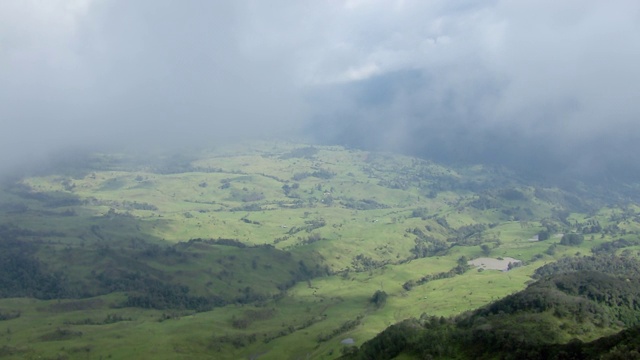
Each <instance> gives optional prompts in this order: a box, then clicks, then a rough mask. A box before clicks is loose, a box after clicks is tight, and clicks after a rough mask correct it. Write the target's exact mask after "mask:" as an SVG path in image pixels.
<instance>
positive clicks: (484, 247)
mask: <svg viewBox="0 0 640 360" xmlns="http://www.w3.org/2000/svg"><path fill="white" fill-rule="evenodd" d="M480 249H482V253H483V254H484V255H485V256H489V254H491V248H490V247H489V245H487V244H482V245H480Z"/></svg>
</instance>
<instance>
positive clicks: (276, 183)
mask: <svg viewBox="0 0 640 360" xmlns="http://www.w3.org/2000/svg"><path fill="white" fill-rule="evenodd" d="M0 212H1V213H2V215H1V217H0V226H1V230H2V232H0V235H2V236H3V238H2V239H3V240H5V241H6V240H7V239H9V238H11V239H15V240H16V241H20V243H25V244H27V243H28V244H32V245H33V248H34V250H33V254H32V255H29V256H32V257H31V258H30V259H35V260H34V261H36V260H37V261H38V262H39V263H40V264H41V265H40V266H42V268H43V269H45V270H46V271H47V272H50V273H56V274H58V273H59V274H63V275H64V279H65V281H66V283H65V284H70V285H69V286H72V288H73V289H74V291H76V292H75V293H74V294H76V295H75V296H67V297H73V298H68V299H67V298H62V299H61V298H53V299H44V298H42V296H40V298H41V299H36V298H33V297H21V298H16V297H7V296H5V298H3V299H0V314H16V313H19V315H20V316H19V317H14V318H11V319H6V320H2V321H0V357H3V358H7V359H25V358H26V359H29V358H33V359H36V358H38V359H44V358H48V359H58V358H65V359H87V358H90V359H107V358H113V359H122V358H138V359H195V358H220V359H224V358H228V359H238V358H260V359H297V358H303V357H304V358H306V357H308V358H317V359H332V358H336V357H338V356H339V355H340V353H341V351H342V349H343V348H345V347H346V346H347V345H345V344H343V343H342V341H343V340H345V339H352V340H353V344H354V345H359V344H361V343H362V342H364V341H366V340H368V339H370V338H372V337H373V336H375V335H376V334H377V333H378V332H380V331H381V330H383V329H384V328H386V327H387V326H389V325H391V324H393V323H395V322H398V321H400V320H403V319H405V318H409V317H419V316H420V315H421V314H423V313H426V314H429V315H437V316H450V315H455V314H458V313H461V312H464V311H467V310H470V309H474V308H476V307H478V306H481V305H484V304H486V303H488V302H491V301H493V300H496V299H499V298H501V297H504V296H505V295H508V294H511V293H513V292H516V291H519V290H521V289H523V288H524V287H525V286H526V284H527V283H528V282H530V281H531V278H530V275H531V274H532V273H533V271H534V270H535V269H536V268H537V267H539V266H542V265H544V264H545V263H548V262H551V261H554V260H555V259H558V258H560V257H563V256H575V255H577V254H585V255H587V254H590V252H591V249H592V248H594V247H596V246H599V245H601V244H607V243H610V242H612V241H613V240H616V239H620V238H624V239H628V240H629V241H635V240H637V233H638V231H640V221H638V217H639V214H640V208H639V207H638V206H635V205H623V206H615V207H613V206H612V207H601V206H597V207H596V206H594V205H589V204H588V203H586V202H585V203H579V204H576V200H575V199H574V198H573V197H572V196H571V195H570V194H567V193H566V192H564V191H562V190H559V189H556V188H544V187H534V186H532V185H528V184H524V183H522V182H521V181H519V180H517V179H516V178H515V177H513V176H512V175H511V174H509V173H508V172H506V171H505V170H501V169H493V168H487V167H483V166H475V167H468V168H455V169H454V168H447V167H444V166H441V165H438V164H435V163H431V162H428V161H424V160H419V159H414V158H409V157H404V156H399V155H393V154H379V153H370V152H363V151H358V150H349V149H344V148H341V147H321V146H313V147H312V146H307V145H301V144H290V143H260V144H250V145H247V146H237V147H234V148H226V149H219V150H215V151H213V150H211V151H203V152H200V153H197V154H193V155H189V156H175V155H161V156H157V155H154V156H146V157H141V156H137V157H133V156H125V155H117V156H116V155H104V154H102V155H101V154H96V155H93V156H92V157H91V158H90V159H88V160H87V163H86V164H84V165H83V166H78V167H76V168H72V169H69V168H65V169H62V168H61V169H60V170H58V171H50V172H49V173H46V174H39V175H34V176H30V177H26V178H23V179H21V180H19V181H17V182H15V183H11V184H7V185H6V186H5V187H4V188H3V192H2V193H1V194H0ZM594 224H597V228H595V227H594V226H595V225H594ZM587 227H589V229H588V231H589V232H585V229H587ZM591 227H594V228H593V229H591ZM545 229H549V230H551V232H552V233H551V237H550V239H548V240H545V241H536V237H537V235H538V233H540V232H541V231H542V230H545ZM570 232H577V233H584V242H582V243H581V244H578V245H574V246H565V245H561V244H560V241H561V237H562V234H564V233H570ZM190 240H191V241H190ZM638 249H639V245H638V244H637V243H632V244H629V245H628V246H626V247H624V248H617V249H614V250H615V251H618V252H622V251H627V252H632V253H633V254H637V253H638ZM30 254H31V253H30ZM478 257H493V258H501V257H513V258H516V259H518V260H522V261H523V263H522V264H521V265H523V266H520V267H516V268H514V269H512V270H510V271H508V272H503V271H497V270H484V271H479V270H477V269H475V268H464V269H463V270H459V271H458V272H457V273H455V272H452V271H453V270H455V269H456V267H457V266H459V265H460V264H463V265H466V261H468V260H471V259H474V258H478ZM459 269H460V268H459ZM442 274H447V275H442ZM429 276H431V277H433V279H431V280H429V281H424V282H420V279H422V278H425V277H429ZM133 278H135V279H137V280H136V281H138V283H132V280H131V279H133ZM105 279H106V280H105ZM409 281H414V282H416V285H414V286H413V287H411V288H410V289H407V288H406V287H405V286H403V285H404V284H406V283H407V282H409ZM105 284H107V285H105ZM131 284H134V285H135V284H144V286H151V285H149V284H152V285H153V286H164V287H162V289H164V290H163V291H169V290H171V289H173V290H171V291H176V290H175V289H178V288H177V287H178V286H186V287H188V295H189V296H194V297H196V296H201V297H204V298H207V299H209V298H219V299H220V303H217V304H215V306H212V307H211V308H210V309H209V308H207V309H203V308H193V307H190V306H186V305H181V306H177V307H172V306H170V304H169V305H166V304H165V305H162V304H161V305H158V304H157V303H155V305H153V306H146V307H145V306H131V305H132V303H131V302H129V303H127V299H131V295H132V294H138V292H143V290H144V289H136V288H135V286H134V285H131ZM78 289H81V290H82V291H84V292H83V293H82V294H80V293H79V290H78ZM150 289H151V287H150ZM167 289H169V290H167ZM137 290H139V291H137ZM153 291H156V290H153ZM377 291H381V292H384V294H385V296H386V297H385V301H384V303H383V304H381V305H380V304H374V303H373V302H372V296H373V295H374V293H376V292H377ZM83 294H84V295H83ZM154 294H155V293H154ZM143 295H144V294H143Z"/></svg>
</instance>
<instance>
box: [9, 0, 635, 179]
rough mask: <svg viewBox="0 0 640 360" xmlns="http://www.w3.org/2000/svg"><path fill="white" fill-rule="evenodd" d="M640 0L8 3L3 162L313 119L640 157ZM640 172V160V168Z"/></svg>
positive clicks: (398, 138)
mask: <svg viewBox="0 0 640 360" xmlns="http://www.w3.org/2000/svg"><path fill="white" fill-rule="evenodd" d="M638 35H640V4H638V3H637V2H633V1H623V0H617V1H612V2H607V3H603V2H600V1H595V0H591V1H579V2H578V1H565V2H557V1H550V0H549V1H532V0H530V1H529V0H527V1H518V2H511V1H503V0H494V1H472V0H469V1H462V2H450V1H444V0H440V1H438V0H436V1H428V2H427V1H418V0H403V1H400V0H398V1H383V0H367V1H364V0H358V1H352V0H348V1H346V0H345V1H342V0H327V1H315V2H297V1H289V0H277V1H276V2H269V3H266V2H260V1H257V0H242V1H234V2H229V3H224V2H212V3H211V2H200V1H181V2H174V1H168V0H160V1H135V2H131V1H124V0H76V1H68V0H64V1H63V0H51V1H47V2H46V4H45V3H41V2H37V1H20V2H2V3H0V39H1V40H0V129H1V131H0V153H1V154H3V155H0V166H1V165H2V164H5V165H6V164H9V163H16V162H22V161H26V160H28V159H31V158H38V157H42V156H43V154H45V153H47V152H50V151H52V150H54V149H56V148H59V147H62V146H67V145H72V146H87V145H92V144H93V145H95V144H98V145H101V146H102V145H103V146H107V145H109V144H112V145H117V146H119V147H122V146H132V145H134V144H137V145H138V146H151V145H166V144H175V145H183V144H189V145H192V144H207V143H215V142H218V141H223V140H225V139H240V138H247V137H252V136H262V135H278V134H279V135H283V134H292V133H295V132H296V131H298V133H299V132H300V131H307V133H306V134H304V133H303V134H302V135H311V136H314V137H315V138H316V139H318V140H320V141H324V142H341V143H345V144H349V145H357V146H363V147H368V148H379V149H391V150H399V151H405V152H411V153H415V154H420V155H421V156H426V157H435V158H437V159H442V160H456V161H465V162H486V161H489V162H495V163H502V164H507V165H510V166H520V167H522V168H525V167H532V168H536V169H539V170H540V171H565V170H567V171H568V172H567V173H576V174H577V173H589V172H591V173H603V172H607V171H610V170H612V169H618V170H616V171H618V172H619V173H623V172H624V171H622V170H620V169H629V168H634V167H635V169H636V170H640V165H635V161H634V160H633V156H631V155H630V154H633V153H636V152H638V151H640V145H638V144H640V142H638V141H637V140H638V139H637V138H638V136H639V135H637V134H640V122H639V121H638V118H639V115H640V108H639V106H640V105H638V104H637V99H638V98H639V95H640V90H639V89H640V87H639V86H638V83H640V72H639V71H637V65H636V64H637V63H639V62H640V61H639V60H640V44H637V42H634V41H632V39H634V38H637V37H638ZM639 173H640V172H639Z"/></svg>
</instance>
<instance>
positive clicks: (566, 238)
mask: <svg viewBox="0 0 640 360" xmlns="http://www.w3.org/2000/svg"><path fill="white" fill-rule="evenodd" d="M583 241H584V236H582V235H581V234H564V235H563V236H562V239H560V244H561V245H566V246H575V245H580V244H582V242H583Z"/></svg>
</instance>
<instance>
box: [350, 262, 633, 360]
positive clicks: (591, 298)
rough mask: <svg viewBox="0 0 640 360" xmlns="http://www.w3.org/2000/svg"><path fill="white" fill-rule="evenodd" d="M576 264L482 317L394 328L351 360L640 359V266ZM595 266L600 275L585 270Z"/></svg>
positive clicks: (464, 316)
mask: <svg viewBox="0 0 640 360" xmlns="http://www.w3.org/2000/svg"><path fill="white" fill-rule="evenodd" d="M571 263H572V265H573V266H572V269H573V270H572V271H566V270H567V267H565V268H563V270H555V271H554V269H557V268H555V267H550V269H544V270H545V271H550V270H551V271H553V274H552V275H549V276H546V277H544V278H542V279H540V280H539V281H537V282H535V283H533V284H531V285H529V286H528V287H527V288H526V289H525V290H523V291H520V292H518V293H516V294H513V295H509V296H507V297H505V298H504V299H501V300H498V301H495V302H493V303H491V304H489V305H487V306H484V307H482V308H480V309H478V310H475V311H472V312H468V313H465V314H462V315H459V316H456V317H453V318H446V319H445V318H443V317H441V318H437V317H430V316H428V315H426V314H424V315H423V316H422V317H421V318H420V319H411V320H405V321H403V322H401V323H399V324H397V325H393V326H391V327H389V328H388V329H386V330H385V331H383V332H382V333H381V334H380V335H378V336H376V337H375V338H374V339H372V340H370V341H367V342H366V343H365V344H364V345H363V346H362V347H361V348H360V349H359V350H356V349H351V351H352V353H351V354H348V355H345V356H344V358H345V359H393V358H396V357H397V356H399V355H400V354H404V355H405V357H407V358H416V359H424V358H428V359H454V358H455V359H496V358H499V359H569V358H570V359H600V358H605V359H618V358H620V359H623V358H624V359H631V358H637V357H638V354H639V353H640V331H639V330H640V327H639V325H640V303H639V302H638V299H639V298H640V276H639V273H638V270H640V262H638V261H637V260H635V259H629V258H620V257H617V256H604V257H597V258H596V257H590V258H588V257H584V258H576V259H574V260H573V261H571ZM602 265H605V266H602ZM545 267H548V266H545ZM545 267H543V268H545ZM593 267H599V268H600V270H599V271H594V270H585V268H586V269H588V268H593ZM578 269H580V270H578ZM626 328H628V330H623V329H626ZM616 332H619V333H616ZM612 334H613V335H612Z"/></svg>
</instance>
